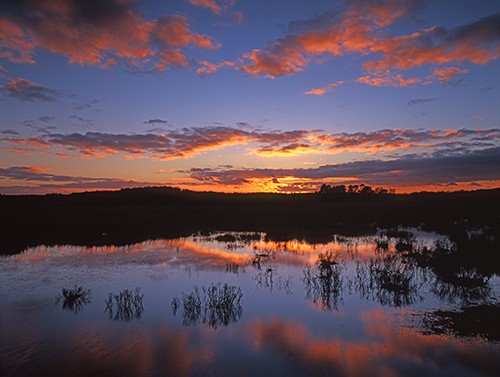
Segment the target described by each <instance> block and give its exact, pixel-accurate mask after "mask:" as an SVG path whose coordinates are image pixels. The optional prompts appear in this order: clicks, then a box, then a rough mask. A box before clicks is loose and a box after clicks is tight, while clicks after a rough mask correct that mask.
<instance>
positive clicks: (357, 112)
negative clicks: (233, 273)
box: [0, 0, 500, 194]
mask: <svg viewBox="0 0 500 377" xmlns="http://www.w3.org/2000/svg"><path fill="white" fill-rule="evenodd" d="M499 58H500V2H499V1H496V0H460V1H457V0H440V1H433V0H342V1H341V0H339V1H337V0H287V1H279V0H273V1H264V0H254V1H248V0H163V1H150V0H142V1H141V0H137V1H136V0H86V1H80V0H2V1H0V114H1V116H0V193H1V194H44V193H52V192H57V193H69V192H78V191H87V190H101V189H106V190H108V189H120V188H131V187H143V186H156V185H168V186H174V187H179V188H182V189H190V190H197V191H207V190H209V191H221V192H257V191H259V192H260V191H267V192H286V193H292V192H314V191H318V190H319V188H320V186H321V185H322V184H329V185H332V186H333V185H341V184H345V185H360V184H365V185H370V186H372V187H373V188H375V187H384V188H392V189H395V190H396V192H399V193H405V192H414V191H422V190H425V191H455V190H475V189H488V188H496V187H500V124H499V123H500V106H499V104H500V64H499V63H500V61H499Z"/></svg>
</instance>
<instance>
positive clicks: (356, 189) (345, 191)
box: [319, 183, 395, 195]
mask: <svg viewBox="0 0 500 377" xmlns="http://www.w3.org/2000/svg"><path fill="white" fill-rule="evenodd" d="M319 193H320V194H323V195H324V194H329V195H355V194H359V195H371V194H388V193H391V194H394V193H395V190H394V189H389V190H388V189H386V188H383V187H376V188H375V189H373V188H372V187H371V186H367V185H365V184H364V183H362V184H360V185H348V186H346V185H338V186H330V185H327V184H323V185H321V188H320V189H319Z"/></svg>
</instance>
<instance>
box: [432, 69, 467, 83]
mask: <svg viewBox="0 0 500 377" xmlns="http://www.w3.org/2000/svg"><path fill="white" fill-rule="evenodd" d="M467 72H469V71H468V70H467V69H460V68H457V67H446V68H436V69H435V70H434V73H433V75H434V77H436V78H437V79H438V81H439V82H440V83H445V82H447V81H451V80H453V79H454V78H455V77H457V76H459V75H464V74H466V73H467Z"/></svg>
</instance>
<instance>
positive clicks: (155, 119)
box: [142, 118, 168, 124]
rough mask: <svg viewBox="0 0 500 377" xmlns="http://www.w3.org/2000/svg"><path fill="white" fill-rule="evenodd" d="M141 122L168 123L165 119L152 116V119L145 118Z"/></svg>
mask: <svg viewBox="0 0 500 377" xmlns="http://www.w3.org/2000/svg"><path fill="white" fill-rule="evenodd" d="M142 123H144V124H168V121H166V120H164V119H158V118H153V119H149V120H145V121H144V122H142Z"/></svg>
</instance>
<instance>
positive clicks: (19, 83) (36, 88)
mask: <svg viewBox="0 0 500 377" xmlns="http://www.w3.org/2000/svg"><path fill="white" fill-rule="evenodd" d="M3 91H4V92H6V93H7V95H8V96H9V97H13V98H17V99H20V100H22V101H30V102H34V101H40V102H54V101H56V100H57V97H59V96H60V93H59V92H58V91H57V90H54V89H50V88H45V87H43V86H41V85H38V84H36V83H34V82H32V81H29V80H26V79H23V78H15V79H10V80H8V81H7V86H6V87H5V88H4V89H3Z"/></svg>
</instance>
